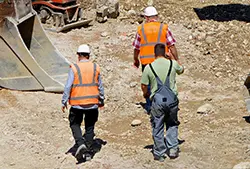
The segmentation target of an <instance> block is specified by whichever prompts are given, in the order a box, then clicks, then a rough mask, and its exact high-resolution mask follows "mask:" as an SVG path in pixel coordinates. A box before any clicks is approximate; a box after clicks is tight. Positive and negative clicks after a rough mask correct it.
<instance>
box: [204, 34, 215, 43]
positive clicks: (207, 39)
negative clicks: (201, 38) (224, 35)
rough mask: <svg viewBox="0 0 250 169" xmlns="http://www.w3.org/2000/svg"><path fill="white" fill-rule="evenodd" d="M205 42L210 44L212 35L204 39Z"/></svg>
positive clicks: (212, 40)
mask: <svg viewBox="0 0 250 169" xmlns="http://www.w3.org/2000/svg"><path fill="white" fill-rule="evenodd" d="M205 41H206V43H208V44H212V43H213V42H214V38H213V37H212V36H208V37H207V38H206V39H205Z"/></svg>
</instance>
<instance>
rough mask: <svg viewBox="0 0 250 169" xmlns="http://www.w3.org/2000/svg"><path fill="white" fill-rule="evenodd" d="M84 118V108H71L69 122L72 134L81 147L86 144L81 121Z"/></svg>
mask: <svg viewBox="0 0 250 169" xmlns="http://www.w3.org/2000/svg"><path fill="white" fill-rule="evenodd" d="M82 120H83V110H80V109H76V108H72V107H71V108H70V113H69V122H70V128H71V131H72V135H73V137H74V139H75V143H76V145H77V146H78V147H79V146H80V145H82V144H84V139H83V136H82V130H81V123H82Z"/></svg>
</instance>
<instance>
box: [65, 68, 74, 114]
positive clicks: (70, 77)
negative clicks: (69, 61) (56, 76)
mask: <svg viewBox="0 0 250 169" xmlns="http://www.w3.org/2000/svg"><path fill="white" fill-rule="evenodd" d="M73 81H74V73H73V70H72V69H69V74H68V79H67V83H66V85H65V87H64V92H63V96H62V111H63V112H64V111H65V108H66V109H67V102H68V100H69V97H70V91H71V87H72V84H73Z"/></svg>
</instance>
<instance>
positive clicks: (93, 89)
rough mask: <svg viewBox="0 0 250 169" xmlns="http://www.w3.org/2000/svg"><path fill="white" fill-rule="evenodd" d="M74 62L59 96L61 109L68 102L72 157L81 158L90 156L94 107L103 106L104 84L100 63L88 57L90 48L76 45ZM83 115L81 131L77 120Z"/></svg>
mask: <svg viewBox="0 0 250 169" xmlns="http://www.w3.org/2000/svg"><path fill="white" fill-rule="evenodd" d="M77 55H78V61H79V62H78V63H76V64H72V65H71V66H70V67H71V68H70V70H69V75H68V80H67V83H66V85H65V89H64V93H63V97H62V111H63V112H64V111H65V108H66V109H67V101H69V104H70V105H71V108H70V113H69V122H70V128H71V131H72V134H73V137H74V139H75V146H76V147H77V150H76V153H75V157H76V158H77V160H81V159H82V158H83V156H85V158H86V160H90V159H91V158H92V155H93V154H91V151H92V145H93V141H94V140H93V138H94V135H95V134H94V127H95V123H96V122H97V120H98V107H103V106H104V88H103V86H102V81H101V76H100V67H99V66H98V65H97V64H96V63H93V62H91V61H90V60H89V57H90V48H89V46H88V45H85V44H83V45H80V46H79V47H78V50H77ZM83 118H84V124H85V134H84V136H83V135H82V131H81V128H80V126H81V123H82V120H83Z"/></svg>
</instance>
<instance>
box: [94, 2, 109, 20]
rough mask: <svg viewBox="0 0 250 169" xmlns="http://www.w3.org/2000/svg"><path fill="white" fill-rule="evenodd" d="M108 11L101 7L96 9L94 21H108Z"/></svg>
mask: <svg viewBox="0 0 250 169" xmlns="http://www.w3.org/2000/svg"><path fill="white" fill-rule="evenodd" d="M108 10H109V8H108V7H107V6H105V5H104V6H102V7H99V8H97V9H96V20H97V21H98V22H100V23H102V22H106V21H107V19H108Z"/></svg>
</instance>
